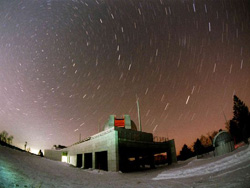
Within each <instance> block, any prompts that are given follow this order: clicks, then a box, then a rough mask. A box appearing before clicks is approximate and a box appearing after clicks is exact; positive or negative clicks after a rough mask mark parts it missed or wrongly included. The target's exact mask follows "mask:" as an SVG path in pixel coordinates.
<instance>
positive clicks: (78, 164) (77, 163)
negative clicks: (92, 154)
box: [76, 154, 82, 168]
mask: <svg viewBox="0 0 250 188" xmlns="http://www.w3.org/2000/svg"><path fill="white" fill-rule="evenodd" d="M76 166H77V167H79V168H81V167H82V154H77V158H76Z"/></svg>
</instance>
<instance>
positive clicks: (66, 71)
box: [0, 0, 250, 151]
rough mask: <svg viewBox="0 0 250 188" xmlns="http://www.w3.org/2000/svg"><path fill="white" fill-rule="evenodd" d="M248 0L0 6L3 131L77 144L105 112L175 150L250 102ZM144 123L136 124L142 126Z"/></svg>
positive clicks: (34, 144) (96, 0)
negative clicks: (126, 118) (127, 118)
mask: <svg viewBox="0 0 250 188" xmlns="http://www.w3.org/2000/svg"><path fill="white" fill-rule="evenodd" d="M249 10H250V2H249V0H47V1H46V0H39V1H38V0H12V1H10V0H1V1H0V132H1V131H3V130H6V131H7V132H8V133H9V134H11V135H13V136H14V144H15V145H17V146H19V147H22V148H23V146H24V142H25V141H27V142H28V146H27V147H31V149H45V148H51V147H52V146H53V145H54V144H61V145H71V144H73V143H74V142H76V141H78V140H79V134H80V133H81V135H82V138H84V137H88V136H91V135H93V134H96V133H97V132H98V126H103V125H104V123H105V122H106V121H107V120H108V118H109V115H111V114H116V115H117V116H118V117H121V116H122V115H123V114H130V115H131V118H132V120H134V121H135V122H136V123H137V122H138V119H137V109H136V95H137V96H138V98H139V102H140V111H141V119H142V129H143V131H145V132H151V133H152V132H153V130H154V134H155V135H157V136H164V137H168V138H170V139H175V141H176V147H177V151H179V150H180V149H181V147H182V145H183V144H184V143H186V144H187V145H191V144H192V143H193V142H194V141H195V140H196V138H197V137H200V135H201V134H204V135H206V133H208V132H211V131H214V130H219V129H220V128H225V118H224V115H223V112H224V113H225V116H226V118H227V119H228V120H229V119H231V118H232V116H233V99H232V96H233V95H234V94H236V95H237V96H238V97H239V98H240V99H241V100H243V101H244V102H245V103H246V105H248V106H249V105H250V11H249ZM137 125H138V123H137Z"/></svg>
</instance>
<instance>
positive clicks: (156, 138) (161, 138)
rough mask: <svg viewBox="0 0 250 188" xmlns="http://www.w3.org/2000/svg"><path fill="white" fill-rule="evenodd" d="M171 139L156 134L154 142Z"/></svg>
mask: <svg viewBox="0 0 250 188" xmlns="http://www.w3.org/2000/svg"><path fill="white" fill-rule="evenodd" d="M167 141H169V139H168V138H166V137H162V136H154V142H167Z"/></svg>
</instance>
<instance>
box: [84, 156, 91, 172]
mask: <svg viewBox="0 0 250 188" xmlns="http://www.w3.org/2000/svg"><path fill="white" fill-rule="evenodd" d="M84 168H85V169H89V168H92V153H85V154H84Z"/></svg>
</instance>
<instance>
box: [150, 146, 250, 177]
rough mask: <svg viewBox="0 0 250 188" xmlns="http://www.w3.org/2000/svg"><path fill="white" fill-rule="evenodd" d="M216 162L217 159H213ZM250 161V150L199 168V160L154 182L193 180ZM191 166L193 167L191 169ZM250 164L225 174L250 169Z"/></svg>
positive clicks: (162, 175)
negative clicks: (180, 179) (195, 177)
mask: <svg viewBox="0 0 250 188" xmlns="http://www.w3.org/2000/svg"><path fill="white" fill-rule="evenodd" d="M213 159H215V160H216V158H213ZM249 161H250V149H249V148H248V149H247V150H244V151H241V152H239V153H236V154H234V155H231V156H227V157H225V158H222V159H220V160H217V161H210V162H209V163H206V164H203V165H199V166H197V167H194V166H196V165H195V163H197V160H195V161H192V162H190V163H189V164H188V165H187V167H186V166H185V167H181V168H178V169H173V170H168V171H165V172H163V173H161V174H159V175H158V176H157V177H156V178H153V179H154V180H161V179H165V180H166V179H178V178H192V177H194V176H201V175H209V174H213V173H216V172H219V171H223V170H226V169H228V168H232V167H237V166H238V165H240V164H241V163H246V164H247V163H248V162H249ZM190 166H193V167H191V168H190ZM249 167H250V163H249V164H248V165H246V166H244V167H239V168H236V169H234V170H232V171H228V172H226V173H224V174H228V173H231V172H233V171H236V170H240V169H243V168H249Z"/></svg>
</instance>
